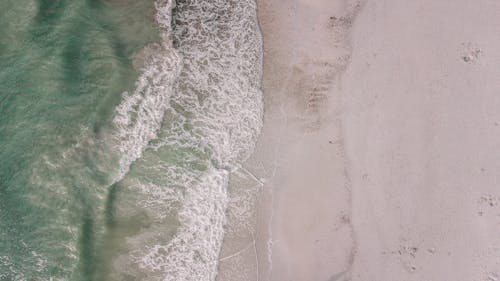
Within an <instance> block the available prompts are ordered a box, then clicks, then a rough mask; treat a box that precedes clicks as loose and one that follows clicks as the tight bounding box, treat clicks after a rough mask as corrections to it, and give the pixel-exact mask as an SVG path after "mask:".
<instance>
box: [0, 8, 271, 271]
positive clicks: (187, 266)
mask: <svg viewBox="0 0 500 281" xmlns="http://www.w3.org/2000/svg"><path fill="white" fill-rule="evenodd" d="M172 9H173V10H172ZM0 11H1V12H0V13H1V15H0V36H1V37H0V38H2V39H1V40H0V157H1V158H0V159H2V161H1V162H0V280H212V279H214V278H215V275H216V267H217V258H218V253H219V250H220V245H221V242H222V238H223V226H224V223H225V208H226V205H227V195H226V192H227V191H226V190H227V181H228V175H229V174H230V173H231V171H233V170H234V169H236V168H237V166H238V163H239V162H241V161H243V160H244V159H245V158H246V157H247V156H248V155H249V153H251V151H252V149H253V145H254V143H255V140H256V137H257V135H258V133H259V130H260V127H261V114H262V103H261V94H260V91H259V87H260V73H261V42H260V34H259V31H258V27H257V23H256V15H255V3H254V2H253V1H178V3H177V5H174V4H173V3H171V2H170V1H160V0H159V1H156V2H153V1H149V0H147V1H131V0H120V1H118V0H117V1H111V0H110V1H98V0H93V1H91V0H87V1H63V0H59V1H41V0H40V1H28V0H21V1H19V0H16V1H12V0H6V1H2V3H0Z"/></svg>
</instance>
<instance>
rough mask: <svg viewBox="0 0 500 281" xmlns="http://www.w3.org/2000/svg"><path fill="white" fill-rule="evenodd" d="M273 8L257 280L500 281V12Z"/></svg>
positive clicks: (405, 5) (391, 2) (266, 17)
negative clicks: (499, 27) (499, 32)
mask: <svg viewBox="0 0 500 281" xmlns="http://www.w3.org/2000/svg"><path fill="white" fill-rule="evenodd" d="M258 10H259V21H260V25H261V30H262V32H263V40H264V77H263V92H264V97H265V104H266V105H265V116H264V128H263V131H262V132H263V133H262V136H261V138H260V141H259V143H258V145H257V148H256V151H255V153H254V155H253V157H252V158H251V159H250V160H249V161H248V163H247V164H246V166H245V169H246V171H247V172H248V173H250V174H251V175H252V176H253V177H254V178H255V182H260V183H261V186H260V188H261V189H260V198H258V202H259V203H258V206H257V212H256V214H255V218H256V219H255V221H256V224H257V230H256V231H255V233H252V234H251V235H250V234H249V235H247V236H248V237H250V238H248V239H247V240H248V243H250V244H251V245H253V246H254V247H251V249H252V251H250V250H249V251H247V253H248V255H247V259H248V261H252V262H251V263H248V264H249V268H250V269H248V272H252V273H251V274H249V275H248V274H247V278H248V279H247V280H276V281H278V280H279V281H282V280H287V281H288V280H290V281H294V280H297V281H313V280H324V281H334V280H337V281H340V280H364V281H368V280H370V281H373V280H383V281H391V280H394V281H401V280H415V281H416V280H463V281H470V280H478V281H479V280H480V281H483V280H484V281H495V280H500V236H499V235H498V233H499V231H500V188H499V186H498V185H499V182H500V181H499V176H498V172H497V171H498V170H499V168H500V158H499V157H498V152H499V149H500V147H499V142H498V140H499V139H500V126H499V124H500V111H498V108H499V106H500V95H498V93H499V90H500V80H498V77H499V74H500V73H499V70H498V63H499V62H500V53H499V52H498V51H497V47H498V46H500V35H499V34H498V32H497V28H496V27H497V26H498V24H499V18H498V16H497V15H498V11H500V3H498V2H496V1H486V0H485V1H476V2H470V1H465V0H459V1H453V2H449V1H443V0H441V1H424V0H419V1H411V2H408V1H404V2H401V1H396V0H381V1H373V0H368V1H365V2H358V1H347V0H336V1H327V0H314V1H306V0H295V1H292V0H289V1H281V0H266V1H259V2H258ZM222 265H223V263H222Z"/></svg>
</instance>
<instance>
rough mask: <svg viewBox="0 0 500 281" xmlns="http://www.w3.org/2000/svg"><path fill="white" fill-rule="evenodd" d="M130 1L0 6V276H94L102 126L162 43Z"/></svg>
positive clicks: (143, 11) (148, 7)
mask: <svg viewBox="0 0 500 281" xmlns="http://www.w3.org/2000/svg"><path fill="white" fill-rule="evenodd" d="M135 2H136V1H64V0H59V1H27V0H5V1H1V3H0V11H1V12H0V13H1V15H0V38H2V39H1V40H0V116H1V117H0V159H1V162H0V279H1V280H14V279H15V278H16V276H18V277H21V276H25V278H29V279H30V280H46V279H47V277H48V276H53V277H60V278H65V279H68V280H70V279H71V280H89V279H92V278H90V277H89V276H91V275H93V274H94V272H95V270H96V269H95V257H96V256H97V245H96V244H97V243H98V241H97V238H96V237H95V236H96V232H99V231H102V230H101V229H100V228H103V225H102V224H103V222H102V220H103V219H104V218H103V216H104V214H105V213H104V212H103V210H102V209H103V207H102V206H103V205H104V204H103V202H104V200H106V196H107V195H106V194H107V190H106V188H107V185H109V183H110V182H111V177H112V175H113V174H114V173H116V165H113V164H112V163H113V162H116V160H114V159H113V158H114V157H115V158H116V157H117V156H116V155H113V151H112V150H111V149H110V148H108V147H106V144H105V142H104V141H103V138H105V136H104V135H103V131H105V130H106V129H107V127H109V125H108V124H109V123H110V120H111V118H112V114H113V110H114V107H115V106H116V105H117V104H118V103H119V102H120V99H121V93H122V92H123V91H125V90H127V89H129V88H132V87H133V85H134V81H135V80H136V78H137V76H138V73H137V71H135V70H134V68H133V67H132V59H133V56H134V54H135V53H136V52H137V51H139V50H140V49H142V48H143V47H144V46H145V45H146V44H148V43H151V42H154V41H158V40H159V39H158V30H157V27H156V25H155V23H154V22H153V17H152V16H151V15H152V14H153V13H154V10H153V9H154V7H153V2H152V1H138V2H137V3H135ZM123 15H126V16H125V17H124V16H123ZM114 153H116V152H114ZM40 271H41V272H40Z"/></svg>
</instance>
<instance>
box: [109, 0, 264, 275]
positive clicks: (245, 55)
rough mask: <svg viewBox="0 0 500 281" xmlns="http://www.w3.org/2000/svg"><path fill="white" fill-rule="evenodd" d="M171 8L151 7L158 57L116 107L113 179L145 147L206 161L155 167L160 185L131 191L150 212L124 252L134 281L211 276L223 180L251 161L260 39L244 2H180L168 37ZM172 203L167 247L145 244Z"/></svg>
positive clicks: (252, 10)
mask: <svg viewBox="0 0 500 281" xmlns="http://www.w3.org/2000/svg"><path fill="white" fill-rule="evenodd" d="M188 2H189V3H188ZM172 5H173V3H172V1H163V0H161V1H157V3H156V9H157V16H156V19H157V21H158V23H159V25H160V27H161V28H162V29H163V32H164V34H163V35H164V36H163V37H164V40H165V42H164V43H163V45H162V49H163V50H164V51H163V52H161V53H159V54H155V55H153V57H152V59H151V60H150V61H149V63H148V64H147V66H146V67H145V68H144V73H143V75H142V76H141V79H140V80H139V81H138V82H137V89H136V91H135V92H134V93H133V94H130V95H129V94H126V95H124V99H123V102H122V103H121V104H120V106H119V107H118V108H117V114H116V117H115V124H116V127H117V134H116V135H117V140H118V141H119V142H118V143H119V144H120V146H119V147H120V152H121V153H122V155H123V156H122V158H121V160H120V177H123V176H124V175H125V174H126V173H127V172H128V170H129V167H130V165H131V163H133V162H134V161H136V160H138V159H139V158H140V157H141V156H142V154H143V152H144V150H145V149H146V148H147V147H149V149H152V150H157V151H160V150H161V149H162V148H166V147H168V148H169V149H174V150H175V149H179V150H180V149H186V150H188V151H190V153H186V155H187V156H186V157H190V156H189V155H191V156H192V157H196V156H199V155H201V156H199V157H208V158H209V159H208V160H203V159H201V158H200V159H197V160H198V161H202V160H203V161H205V162H207V165H208V166H207V167H204V168H199V169H198V168H197V169H194V170H190V165H185V166H182V165H181V166H182V167H181V166H179V167H172V165H175V164H172V163H170V166H168V165H166V166H162V165H159V166H156V167H154V170H155V171H158V172H162V173H165V174H166V176H167V180H165V181H164V183H163V184H164V185H158V183H157V182H158V181H154V182H156V183H153V180H150V179H146V180H142V181H140V182H135V183H133V185H134V186H135V188H137V190H139V191H140V192H141V193H143V194H144V195H145V199H144V200H140V202H139V203H138V204H139V205H140V206H141V207H142V208H146V209H147V210H146V212H148V213H149V212H151V211H153V212H158V213H156V214H155V213H153V214H151V213H149V214H148V215H150V216H151V217H153V218H154V219H155V220H156V222H157V223H158V225H156V226H151V227H150V229H149V230H147V231H149V232H151V233H140V234H138V235H136V236H135V237H133V238H130V239H128V243H129V247H130V250H131V251H130V253H131V257H132V260H133V262H135V263H136V265H138V267H139V268H140V270H141V272H142V273H141V274H142V275H141V276H147V277H141V278H142V280H158V277H160V278H161V279H162V280H165V281H174V280H175V281H179V280H197V281H202V280H207V281H208V280H214V279H215V276H216V274H217V261H218V255H219V251H220V248H221V244H222V239H223V237H224V224H225V222H226V217H225V211H226V207H227V204H228V196H227V185H228V177H229V173H230V171H232V170H235V169H236V168H237V167H238V166H239V163H240V162H242V161H244V160H245V159H246V158H247V157H248V156H249V154H250V153H251V152H252V150H253V147H254V145H255V142H256V140H257V137H258V134H259V132H260V129H261V126H262V107H263V106H262V97H261V92H260V89H259V87H260V79H261V55H262V54H261V38H260V33H259V29H258V25H257V21H256V6H255V2H254V1H253V0H229V1H219V0H214V1H201V0H198V1H185V2H181V3H179V4H178V5H179V6H178V7H177V14H176V15H175V20H176V22H177V26H175V28H172V27H171V26H170V24H171V16H172V14H171V8H172ZM168 40H174V42H175V44H176V45H175V47H176V48H177V50H176V51H173V50H172V48H171V45H170V44H169V43H168ZM164 119H166V120H167V121H166V122H165V124H163V126H162V122H163V121H164ZM153 139H155V141H154V144H150V145H149V146H148V143H150V141H151V140H153ZM193 155H194V156H193ZM184 160H185V161H186V162H189V161H190V159H188V158H186V159H184ZM167 162H168V161H167ZM191 169H192V167H191ZM173 202H175V203H176V204H175V205H177V204H178V205H179V206H178V210H176V215H177V221H178V223H179V227H178V229H177V230H176V232H175V235H174V237H173V238H172V239H168V240H165V239H159V238H155V237H158V235H161V229H162V228H161V226H160V224H161V222H162V220H163V219H165V217H166V215H165V214H167V213H169V212H171V210H168V208H167V207H165V206H167V205H169V206H171V205H172V203H173ZM152 232H156V233H152ZM158 232H160V233H158ZM152 237H153V238H152ZM129 270H132V269H129Z"/></svg>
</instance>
